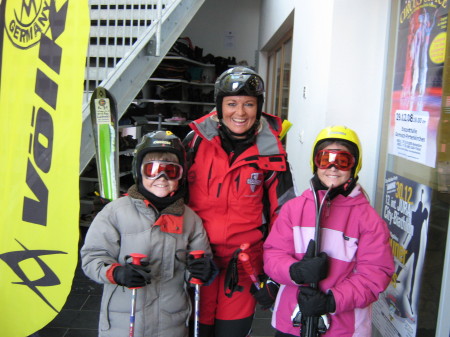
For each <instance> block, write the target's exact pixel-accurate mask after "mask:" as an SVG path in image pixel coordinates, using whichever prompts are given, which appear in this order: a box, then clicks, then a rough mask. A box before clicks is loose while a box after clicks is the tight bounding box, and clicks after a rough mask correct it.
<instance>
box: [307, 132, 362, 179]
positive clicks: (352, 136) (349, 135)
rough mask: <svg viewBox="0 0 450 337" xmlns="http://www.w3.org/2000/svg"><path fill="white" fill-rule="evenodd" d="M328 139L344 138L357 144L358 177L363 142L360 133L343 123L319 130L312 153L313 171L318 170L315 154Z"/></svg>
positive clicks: (355, 174) (356, 170)
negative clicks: (360, 139) (359, 136)
mask: <svg viewBox="0 0 450 337" xmlns="http://www.w3.org/2000/svg"><path fill="white" fill-rule="evenodd" d="M327 140H343V141H347V142H350V143H352V144H354V145H355V147H356V150H357V151H358V153H357V154H356V158H355V159H356V167H355V170H354V176H355V177H357V176H358V173H359V171H360V170H361V166H362V148H361V143H360V141H359V138H358V135H357V134H356V132H355V131H353V130H352V129H350V128H348V127H346V126H343V125H335V126H329V127H326V128H325V129H323V130H322V131H320V132H319V134H318V135H317V137H316V140H315V141H314V145H313V151H312V155H311V161H310V164H311V168H312V171H313V173H315V172H316V169H317V168H316V165H315V164H314V156H315V155H316V152H317V148H318V146H319V145H320V144H321V143H323V142H324V141H327Z"/></svg>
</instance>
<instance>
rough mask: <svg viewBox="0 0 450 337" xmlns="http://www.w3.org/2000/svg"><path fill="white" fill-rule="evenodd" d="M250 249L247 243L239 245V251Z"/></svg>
mask: <svg viewBox="0 0 450 337" xmlns="http://www.w3.org/2000/svg"><path fill="white" fill-rule="evenodd" d="M249 247H250V244H249V243H248V242H244V243H243V244H241V245H240V247H239V248H240V249H241V251H244V250H246V249H248V248H249Z"/></svg>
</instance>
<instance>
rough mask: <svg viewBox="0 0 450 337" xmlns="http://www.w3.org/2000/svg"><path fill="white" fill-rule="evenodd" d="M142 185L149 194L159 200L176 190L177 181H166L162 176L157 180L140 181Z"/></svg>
mask: <svg viewBox="0 0 450 337" xmlns="http://www.w3.org/2000/svg"><path fill="white" fill-rule="evenodd" d="M142 185H144V187H145V189H146V190H147V191H149V192H150V193H153V194H154V195H156V196H157V197H159V198H164V197H167V196H168V195H169V194H171V193H172V192H175V191H176V190H177V189H178V180H167V179H166V178H165V177H164V176H161V177H159V178H158V179H155V180H152V179H142Z"/></svg>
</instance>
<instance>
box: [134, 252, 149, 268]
mask: <svg viewBox="0 0 450 337" xmlns="http://www.w3.org/2000/svg"><path fill="white" fill-rule="evenodd" d="M130 257H131V259H132V260H131V264H135V265H138V266H140V265H141V260H142V259H145V258H146V257H147V255H145V254H139V253H131V254H130Z"/></svg>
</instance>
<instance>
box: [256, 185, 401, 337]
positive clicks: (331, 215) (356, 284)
mask: <svg viewBox="0 0 450 337" xmlns="http://www.w3.org/2000/svg"><path fill="white" fill-rule="evenodd" d="M324 194H325V191H319V200H322V198H323V195H324ZM315 214H316V210H315V203H314V196H313V193H312V191H311V190H306V191H305V192H303V194H302V195H301V196H299V197H297V198H295V199H292V200H290V201H288V202H287V203H286V204H284V206H283V207H282V208H281V211H280V214H279V216H278V218H277V220H276V221H275V224H274V226H273V228H272V230H271V232H270V233H269V236H268V238H267V240H266V241H265V243H264V270H265V272H266V273H267V275H269V276H270V277H271V278H273V279H274V280H275V281H277V282H279V283H280V284H281V287H280V291H279V292H278V296H277V299H276V302H275V308H274V311H273V316H272V326H273V327H274V328H275V329H277V330H279V331H282V332H284V333H288V334H292V335H295V336H300V328H298V327H293V325H292V320H291V315H292V313H293V312H294V310H295V309H296V306H297V294H298V290H299V286H298V285H297V284H295V282H294V281H292V280H291V278H290V275H289V267H290V266H291V265H292V264H293V263H294V262H298V261H299V260H301V259H302V258H303V256H304V254H305V252H306V248H307V247H308V243H309V241H310V240H311V239H314V230H315ZM320 247H321V248H320V251H324V252H326V253H327V254H328V257H329V271H328V277H327V278H326V279H324V280H323V281H321V282H320V283H319V288H320V289H321V290H322V291H324V292H327V291H332V292H333V295H334V298H335V301H336V311H335V312H334V313H333V314H331V316H330V317H331V327H330V329H329V330H328V331H327V333H326V334H324V335H323V336H324V337H325V336H339V337H347V336H368V337H370V336H371V324H372V321H371V303H373V302H375V301H376V300H377V299H378V295H379V294H380V293H381V292H383V291H384V290H385V289H386V287H387V285H388V284H389V281H390V279H391V276H392V274H393V272H394V260H393V256H392V250H391V247H390V245H389V231H388V228H387V225H386V223H385V222H384V221H383V219H381V217H380V216H379V215H378V214H377V212H376V211H375V209H374V208H373V207H372V206H371V205H370V204H369V201H368V200H367V199H366V197H365V196H364V194H363V193H362V192H361V188H360V186H359V185H357V186H356V187H355V189H354V190H353V191H352V193H351V194H350V195H349V196H348V197H344V196H342V195H338V196H337V197H335V198H334V199H333V200H332V201H331V202H326V203H325V205H324V206H323V209H322V218H321V243H320Z"/></svg>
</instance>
